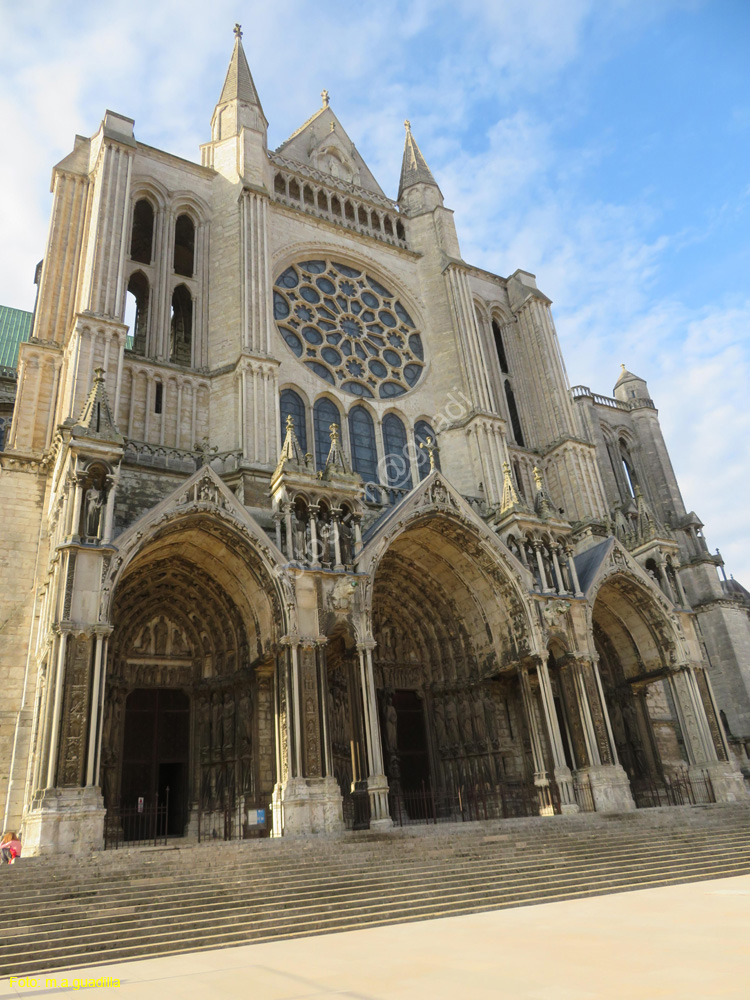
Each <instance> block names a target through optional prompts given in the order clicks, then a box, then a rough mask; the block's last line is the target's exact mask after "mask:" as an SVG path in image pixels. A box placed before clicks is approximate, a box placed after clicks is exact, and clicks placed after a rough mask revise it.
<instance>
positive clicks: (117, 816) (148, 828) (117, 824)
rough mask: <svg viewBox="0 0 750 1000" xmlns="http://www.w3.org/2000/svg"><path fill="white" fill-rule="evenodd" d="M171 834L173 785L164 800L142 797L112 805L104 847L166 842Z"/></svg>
mask: <svg viewBox="0 0 750 1000" xmlns="http://www.w3.org/2000/svg"><path fill="white" fill-rule="evenodd" d="M168 836H169V788H167V790H166V794H165V796H164V799H163V800H162V801H159V795H158V793H157V794H156V795H154V798H153V801H151V802H147V801H146V800H145V799H142V800H140V801H139V802H138V803H137V804H136V805H134V806H125V807H122V806H108V808H107V816H106V818H105V821H104V850H105V851H107V850H109V851H116V850H118V848H120V847H142V846H144V845H145V844H149V845H150V844H153V845H154V847H156V846H157V845H159V844H166V843H167V837H168Z"/></svg>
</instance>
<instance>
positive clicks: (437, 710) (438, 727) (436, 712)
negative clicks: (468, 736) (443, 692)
mask: <svg viewBox="0 0 750 1000" xmlns="http://www.w3.org/2000/svg"><path fill="white" fill-rule="evenodd" d="M433 718H434V720H435V735H436V736H437V741H438V746H439V747H444V746H445V745H446V744H447V742H448V734H447V732H446V730H445V709H444V708H443V703H442V702H440V701H436V702H435V704H434V706H433Z"/></svg>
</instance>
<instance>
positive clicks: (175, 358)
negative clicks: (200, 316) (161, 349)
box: [169, 285, 193, 367]
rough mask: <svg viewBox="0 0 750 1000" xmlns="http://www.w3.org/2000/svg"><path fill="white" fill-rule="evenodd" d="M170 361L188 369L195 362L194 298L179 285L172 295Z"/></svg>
mask: <svg viewBox="0 0 750 1000" xmlns="http://www.w3.org/2000/svg"><path fill="white" fill-rule="evenodd" d="M169 360H170V361H171V362H172V363H173V364H176V365H186V366H188V367H189V366H190V365H191V364H192V361H193V297H192V295H191V294H190V292H189V291H188V290H187V288H186V287H185V286H184V285H178V286H177V288H175V290H174V292H173V293H172V313H171V317H170V323H169Z"/></svg>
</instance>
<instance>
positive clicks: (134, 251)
mask: <svg viewBox="0 0 750 1000" xmlns="http://www.w3.org/2000/svg"><path fill="white" fill-rule="evenodd" d="M153 243H154V209H153V207H152V205H151V202H150V201H148V200H147V199H146V198H141V199H140V200H139V201H137V202H136V203H135V207H134V208H133V228H132V231H131V234H130V258H131V260H137V261H138V262H139V263H140V264H150V263H151V257H152V253H153Z"/></svg>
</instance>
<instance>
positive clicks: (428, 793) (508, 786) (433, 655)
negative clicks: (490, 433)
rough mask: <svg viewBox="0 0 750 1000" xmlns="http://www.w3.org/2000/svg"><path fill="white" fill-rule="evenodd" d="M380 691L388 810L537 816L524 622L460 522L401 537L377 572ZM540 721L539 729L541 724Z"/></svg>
mask: <svg viewBox="0 0 750 1000" xmlns="http://www.w3.org/2000/svg"><path fill="white" fill-rule="evenodd" d="M372 601H373V603H372V620H373V632H374V638H375V641H376V643H377V645H376V648H375V651H374V666H375V685H376V688H377V697H378V709H379V717H380V726H381V733H382V734H383V752H384V758H385V768H386V774H387V776H388V781H389V786H390V789H391V808H392V810H395V811H398V812H403V811H406V812H407V813H409V811H410V810H411V811H412V812H414V813H416V814H419V811H420V810H424V809H426V808H427V809H434V810H435V811H436V812H437V811H439V810H440V809H443V811H449V810H451V809H455V804H456V803H457V802H461V801H462V800H464V799H466V798H467V796H471V795H474V796H475V797H476V796H480V795H481V796H483V797H484V806H485V809H486V810H489V811H488V813H487V814H488V815H489V814H491V813H492V810H493V806H492V805H491V804H489V803H490V799H492V800H493V801H494V804H495V805H494V809H495V812H496V814H500V815H502V814H503V812H504V811H505V805H506V804H508V807H509V808H510V806H509V803H510V801H511V800H513V803H514V805H513V808H512V811H513V812H516V813H518V812H528V813H530V814H534V813H537V814H538V812H539V800H538V797H537V795H536V792H535V789H534V787H533V781H534V770H535V768H534V762H533V759H532V753H531V741H530V735H529V725H528V720H527V718H526V716H525V712H524V704H523V697H522V691H521V687H520V684H519V679H518V666H519V663H520V661H521V660H522V658H524V657H525V656H526V655H527V653H528V646H527V643H528V622H527V621H526V620H525V615H524V612H523V609H522V606H521V604H520V602H518V600H517V597H516V595H515V593H514V589H513V586H512V585H511V582H510V579H509V576H508V575H507V569H505V568H503V567H501V565H500V563H499V562H494V563H493V561H492V559H491V557H490V556H489V555H488V553H487V551H486V550H485V549H484V547H483V545H482V543H481V541H480V539H479V538H478V537H477V536H476V534H474V533H473V532H472V531H471V530H470V529H469V528H467V527H466V526H464V525H462V524H460V523H459V522H457V521H456V520H454V519H452V518H449V517H446V516H442V515H441V514H439V513H438V514H432V515H428V516H426V517H424V518H421V519H419V520H418V521H417V522H416V523H414V524H412V526H410V527H409V528H408V529H407V530H406V531H404V532H403V533H402V534H400V535H398V536H397V537H396V538H395V540H394V541H393V542H392V543H391V544H390V546H389V547H388V548H387V550H386V551H385V553H384V555H383V556H382V558H381V559H380V562H379V564H378V566H377V569H376V571H375V574H374V584H373V598H372ZM536 722H537V720H534V724H535V725H536Z"/></svg>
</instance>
